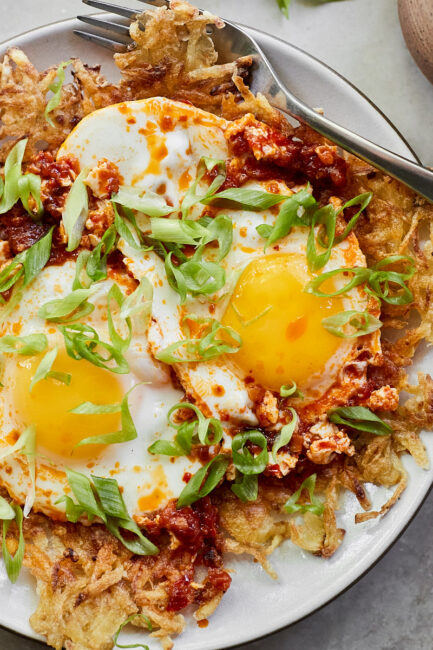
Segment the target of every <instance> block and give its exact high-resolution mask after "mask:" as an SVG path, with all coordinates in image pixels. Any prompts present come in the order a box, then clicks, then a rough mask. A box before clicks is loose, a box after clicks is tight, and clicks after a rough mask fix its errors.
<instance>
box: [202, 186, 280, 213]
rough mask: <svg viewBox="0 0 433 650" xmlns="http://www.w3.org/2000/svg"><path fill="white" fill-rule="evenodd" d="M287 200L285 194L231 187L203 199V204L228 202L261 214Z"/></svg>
mask: <svg viewBox="0 0 433 650" xmlns="http://www.w3.org/2000/svg"><path fill="white" fill-rule="evenodd" d="M286 199H287V195H285V194H272V193H271V192H263V191H262V190H250V189H248V188H246V187H231V188H229V189H228V190H223V191H222V192H219V193H218V194H214V195H213V196H211V197H209V198H206V199H202V200H201V203H204V204H205V205H209V204H213V203H216V202H220V201H228V202H229V203H232V204H234V206H235V207H236V208H241V209H244V210H252V211H257V212H260V211H261V210H267V209H268V208H271V207H272V206H273V205H276V204H277V203H281V202H282V201H285V200H286Z"/></svg>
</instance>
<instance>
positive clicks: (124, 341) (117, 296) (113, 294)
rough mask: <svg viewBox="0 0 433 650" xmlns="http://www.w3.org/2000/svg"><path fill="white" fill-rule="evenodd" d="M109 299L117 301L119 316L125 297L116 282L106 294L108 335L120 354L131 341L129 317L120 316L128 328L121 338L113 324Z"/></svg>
mask: <svg viewBox="0 0 433 650" xmlns="http://www.w3.org/2000/svg"><path fill="white" fill-rule="evenodd" d="M111 301H114V302H116V303H117V305H118V307H119V316H120V312H121V310H122V306H123V303H124V301H125V297H124V295H123V293H122V292H121V290H120V289H119V287H118V285H117V284H113V286H112V287H111V289H110V291H109V292H108V294H107V318H108V333H109V335H110V339H111V342H112V344H113V346H114V347H115V348H116V350H118V351H119V352H120V354H124V353H125V352H126V351H127V349H128V348H129V346H130V343H131V337H132V325H131V319H130V318H129V316H127V317H126V318H122V320H123V321H124V322H125V324H126V327H127V330H128V333H127V334H126V336H125V338H122V337H121V336H120V334H119V333H118V331H117V330H116V328H115V326H114V320H113V313H112V311H111Z"/></svg>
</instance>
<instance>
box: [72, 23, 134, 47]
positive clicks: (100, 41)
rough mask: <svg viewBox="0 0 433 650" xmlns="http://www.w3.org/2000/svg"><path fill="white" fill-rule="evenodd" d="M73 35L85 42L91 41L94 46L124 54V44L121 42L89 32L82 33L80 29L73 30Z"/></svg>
mask: <svg viewBox="0 0 433 650" xmlns="http://www.w3.org/2000/svg"><path fill="white" fill-rule="evenodd" d="M74 34H76V35H77V36H80V38H84V40H85V41H91V42H92V43H96V45H101V46H102V47H105V48H106V49H107V50H111V51H112V52H125V50H126V48H127V46H126V45H125V43H123V42H121V41H116V40H113V39H112V38H107V37H106V36H98V35H97V34H91V33H90V32H83V31H81V29H74Z"/></svg>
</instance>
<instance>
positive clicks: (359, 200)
mask: <svg viewBox="0 0 433 650" xmlns="http://www.w3.org/2000/svg"><path fill="white" fill-rule="evenodd" d="M372 198H373V192H365V193H364V194H358V196H355V197H353V199H350V201H347V202H346V203H345V204H344V205H343V206H341V208H339V209H338V210H337V216H338V215H339V214H340V213H341V212H343V211H344V210H346V209H347V208H351V207H353V206H354V205H359V206H360V207H359V210H358V212H357V213H356V214H355V215H354V216H353V217H352V218H351V219H350V221H349V223H348V224H347V226H346V227H345V229H344V232H343V233H342V234H341V235H339V236H338V237H335V243H336V244H339V243H340V242H342V241H343V240H344V239H346V237H347V235H348V234H349V233H350V231H351V230H353V228H354V227H355V225H356V222H357V221H358V219H359V217H360V216H361V214H362V212H363V211H364V210H365V208H366V207H367V206H368V204H369V203H370V201H371V199H372Z"/></svg>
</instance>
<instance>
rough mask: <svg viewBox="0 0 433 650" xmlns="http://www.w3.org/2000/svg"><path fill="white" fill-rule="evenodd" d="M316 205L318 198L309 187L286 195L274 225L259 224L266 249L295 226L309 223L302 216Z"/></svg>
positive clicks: (259, 231) (258, 230) (258, 228)
mask: <svg viewBox="0 0 433 650" xmlns="http://www.w3.org/2000/svg"><path fill="white" fill-rule="evenodd" d="M315 205H316V199H315V198H314V196H313V195H312V194H311V192H310V191H309V187H306V188H303V189H302V190H299V192H296V194H292V195H291V196H288V197H285V200H284V203H283V204H282V206H281V208H280V211H279V213H278V216H277V218H276V221H275V224H274V225H273V226H270V225H267V224H261V225H260V226H257V232H258V233H259V235H260V236H261V237H264V238H265V239H266V243H265V251H266V248H267V247H268V246H272V244H274V243H275V242H276V241H278V240H279V239H282V238H283V237H286V235H288V234H289V232H290V230H291V229H292V227H293V226H295V225H307V224H306V223H304V222H303V221H301V219H300V216H302V215H303V214H304V212H305V210H306V209H307V208H311V207H314V206H315ZM300 213H301V214H300Z"/></svg>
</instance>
